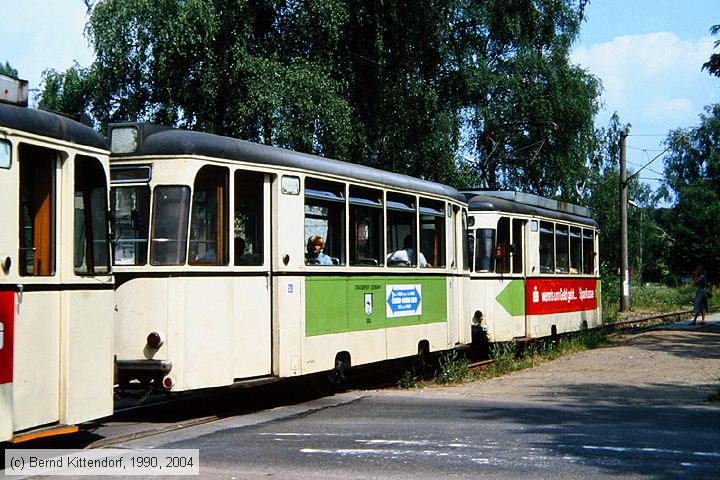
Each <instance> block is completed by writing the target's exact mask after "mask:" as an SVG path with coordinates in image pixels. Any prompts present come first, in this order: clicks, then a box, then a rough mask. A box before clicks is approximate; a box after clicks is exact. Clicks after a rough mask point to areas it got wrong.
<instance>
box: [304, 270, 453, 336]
mask: <svg viewBox="0 0 720 480" xmlns="http://www.w3.org/2000/svg"><path fill="white" fill-rule="evenodd" d="M305 295H306V296H305V334H306V335H307V336H315V335H325V334H329V333H344V332H354V331H361V330H373V329H378V328H391V327H400V326H406V325H420V324H427V323H437V322H446V321H447V279H446V277H429V276H425V275H423V276H408V277H325V276H323V277H307V278H306V279H305Z"/></svg>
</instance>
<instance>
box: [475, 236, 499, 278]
mask: <svg viewBox="0 0 720 480" xmlns="http://www.w3.org/2000/svg"><path fill="white" fill-rule="evenodd" d="M495 253H496V247H495V229H494V228H478V229H477V230H475V271H476V272H492V271H493V260H494V259H495Z"/></svg>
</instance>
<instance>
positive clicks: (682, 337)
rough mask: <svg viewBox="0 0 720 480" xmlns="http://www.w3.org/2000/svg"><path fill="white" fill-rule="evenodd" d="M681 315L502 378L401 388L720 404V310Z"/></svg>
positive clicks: (493, 396) (494, 396)
mask: <svg viewBox="0 0 720 480" xmlns="http://www.w3.org/2000/svg"><path fill="white" fill-rule="evenodd" d="M707 320H708V323H707V324H706V325H702V326H701V325H696V326H693V325H689V322H687V321H685V322H679V323H675V324H671V325H665V326H660V327H657V328H655V329H653V330H650V331H646V332H643V333H635V334H629V335H627V336H625V337H624V339H623V340H622V341H620V342H619V343H617V344H615V345H613V346H610V347H605V348H599V349H595V350H589V351H585V352H580V353H575V354H571V355H567V356H564V357H561V358H559V359H557V360H554V361H551V362H547V363H543V364H541V365H539V366H537V367H534V368H530V369H526V370H523V371H519V372H514V373H511V374H509V375H506V376H504V377H499V378H494V379H491V380H485V381H476V382H472V383H466V384H463V385H459V386H451V387H431V388H422V389H414V390H401V391H398V393H400V394H410V395H413V394H414V395H433V396H435V395H440V396H448V395H449V396H454V395H458V396H462V397H465V398H477V399H488V400H502V399H513V400H516V401H533V402H536V401H542V402H562V403H566V402H572V403H575V402H580V403H588V404H598V403H605V404H608V403H609V404H622V405H668V404H693V405H706V406H708V407H712V408H720V402H717V401H716V402H710V401H708V397H709V396H710V395H712V394H713V393H716V392H717V391H718V388H720V314H713V315H710V316H709V317H708V318H707Z"/></svg>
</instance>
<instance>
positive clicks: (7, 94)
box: [0, 74, 28, 107]
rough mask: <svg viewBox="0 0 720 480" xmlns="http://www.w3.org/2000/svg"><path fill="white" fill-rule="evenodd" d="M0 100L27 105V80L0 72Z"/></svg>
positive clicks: (22, 105)
mask: <svg viewBox="0 0 720 480" xmlns="http://www.w3.org/2000/svg"><path fill="white" fill-rule="evenodd" d="M0 102H6V103H12V104H15V105H20V106H21V107H27V104H28V82H27V80H19V79H17V78H13V77H8V76H7V75H2V74H0Z"/></svg>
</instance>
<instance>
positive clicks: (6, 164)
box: [0, 140, 12, 170]
mask: <svg viewBox="0 0 720 480" xmlns="http://www.w3.org/2000/svg"><path fill="white" fill-rule="evenodd" d="M11 165H12V144H11V143H10V142H8V141H7V140H0V168H4V169H6V170H7V169H9V168H10V166H11Z"/></svg>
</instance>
